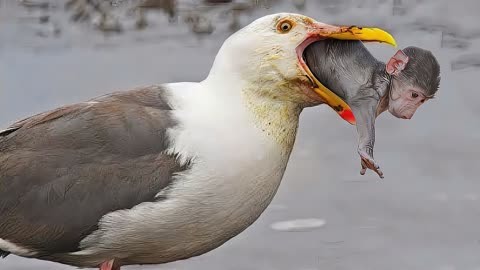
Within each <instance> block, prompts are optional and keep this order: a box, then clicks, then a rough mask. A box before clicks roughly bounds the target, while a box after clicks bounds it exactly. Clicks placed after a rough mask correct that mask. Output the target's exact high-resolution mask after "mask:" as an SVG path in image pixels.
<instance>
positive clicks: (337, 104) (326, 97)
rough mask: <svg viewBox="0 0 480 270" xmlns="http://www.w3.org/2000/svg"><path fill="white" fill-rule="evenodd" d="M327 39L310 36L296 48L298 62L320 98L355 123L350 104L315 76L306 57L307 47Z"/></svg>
mask: <svg viewBox="0 0 480 270" xmlns="http://www.w3.org/2000/svg"><path fill="white" fill-rule="evenodd" d="M322 39H325V38H323V37H320V36H311V37H308V38H307V39H306V40H305V41H303V42H302V43H301V44H300V45H299V46H298V47H297V49H296V52H297V58H298V63H299V64H300V66H301V67H302V69H303V70H304V71H305V73H306V75H307V77H308V78H309V80H310V82H312V90H313V91H314V92H315V93H316V94H317V95H319V96H320V98H321V99H322V100H323V101H324V102H325V103H327V104H328V105H329V106H330V107H331V108H332V109H333V110H335V111H336V112H337V113H338V114H339V115H340V117H342V118H343V119H344V120H345V121H347V122H349V123H350V124H352V125H354V124H355V116H354V115H353V112H352V110H351V109H350V106H348V104H347V103H346V102H345V101H344V100H342V99H341V98H340V97H339V96H338V95H337V94H335V93H334V92H332V91H331V90H330V89H328V88H327V87H326V86H324V85H323V84H322V83H321V82H320V81H319V80H318V79H317V77H315V75H314V74H313V72H312V71H311V69H310V67H309V66H308V65H307V62H306V61H305V58H304V52H305V49H306V48H307V47H308V46H310V45H311V44H313V43H315V42H317V41H319V40H322Z"/></svg>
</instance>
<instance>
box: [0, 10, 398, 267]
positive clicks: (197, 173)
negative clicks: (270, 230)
mask: <svg viewBox="0 0 480 270" xmlns="http://www.w3.org/2000/svg"><path fill="white" fill-rule="evenodd" d="M324 38H336V39H359V40H365V41H383V42H388V43H392V42H394V40H393V38H392V37H391V36H390V35H389V34H388V33H386V32H384V31H382V30H380V29H377V28H356V27H338V26H332V25H327V24H323V23H320V22H316V21H315V20H313V19H311V18H308V17H305V16H302V15H298V14H286V13H281V14H274V15H269V16H266V17H263V18H260V19H258V20H256V21H254V22H253V23H251V24H250V25H248V26H246V27H245V28H243V29H241V30H240V31H238V32H237V33H235V34H233V35H232V36H231V37H230V38H228V39H227V40H226V41H225V43H224V44H223V46H222V48H221V49H220V51H219V52H218V55H217V56H216V58H215V62H214V64H213V67H212V69H211V70H210V73H209V75H208V77H207V78H206V79H205V80H203V81H202V82H199V83H187V82H184V83H171V84H164V85H159V86H151V87H144V88H138V89H133V90H130V91H125V92H116V93H112V94H108V95H105V96H102V97H98V98H95V99H92V100H90V101H87V102H83V103H77V104H74V105H68V106H65V107H61V108H58V109H55V110H52V111H48V112H44V113H40V114H38V115H35V116H32V117H29V118H27V119H25V120H22V121H19V122H17V123H15V124H13V125H12V126H10V127H8V128H7V129H5V130H3V131H1V132H0V255H1V256H7V255H8V254H9V253H13V254H16V255H19V256H23V257H30V258H37V259H41V260H49V261H54V262H60V263H64V264H69V265H73V266H78V267H100V269H102V270H113V269H120V267H121V266H124V265H132V264H160V263H166V262H171V261H175V260H180V259H186V258H189V257H193V256H197V255H200V254H203V253H205V252H208V251H210V250H212V249H215V248H217V247H219V246H220V245H222V244H223V243H225V242H226V241H227V240H229V239H230V238H232V237H234V236H235V235H237V234H239V233H240V232H242V231H243V230H245V229H246V228H247V227H248V226H250V225H251V224H252V223H253V222H254V221H255V220H256V219H257V218H258V217H259V216H260V214H261V213H262V212H263V211H264V210H265V208H266V207H267V206H268V204H269V203H270V201H271V200H272V198H273V197H274V195H275V193H276V191H277V188H278V186H279V184H280V181H281V179H282V176H283V174H284V172H285V168H286V166H287V162H288V159H289V156H290V153H291V151H292V147H293V144H294V141H295V135H296V132H297V126H298V121H299V115H300V113H301V111H302V109H303V108H305V107H308V106H315V105H319V104H322V103H327V104H328V105H330V106H331V107H332V108H334V109H335V110H336V111H337V112H338V113H339V114H340V115H341V116H342V117H344V118H345V119H346V120H348V121H352V119H351V116H352V115H351V111H349V107H348V105H346V104H345V103H344V102H343V101H342V100H340V99H339V98H338V97H337V96H336V95H335V94H333V92H330V91H328V89H325V88H321V87H320V86H319V85H316V84H315V83H314V82H315V81H316V80H315V79H314V78H312V76H313V75H312V73H311V72H310V70H309V68H308V66H307V65H306V64H305V62H304V59H303V50H304V49H305V47H307V46H308V45H309V44H311V43H312V42H314V41H316V40H320V39H324Z"/></svg>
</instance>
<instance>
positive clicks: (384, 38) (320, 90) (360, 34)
mask: <svg viewBox="0 0 480 270" xmlns="http://www.w3.org/2000/svg"><path fill="white" fill-rule="evenodd" d="M327 38H331V39H339V40H359V41H365V42H383V43H387V44H390V45H393V46H396V42H395V39H394V38H393V37H392V35H390V34H389V33H388V32H386V31H384V30H382V29H379V28H370V27H357V26H340V27H337V26H332V25H326V24H318V25H316V26H314V27H313V31H311V32H310V33H309V35H308V37H307V38H306V39H305V40H304V41H303V42H302V43H301V44H300V45H299V46H298V47H297V48H296V53H297V58H298V63H299V65H300V66H301V68H302V69H303V70H304V71H305V74H306V75H307V77H308V78H309V79H310V81H311V82H312V90H313V91H314V92H315V93H316V94H317V95H318V96H319V97H320V98H321V99H322V100H323V101H324V102H325V103H326V104H328V105H329V106H330V107H331V108H332V109H333V110H335V111H336V112H337V113H338V114H339V115H340V117H342V118H343V119H344V120H345V121H347V122H349V123H350V124H352V125H354V124H355V116H354V115H353V112H352V109H351V108H350V106H349V105H348V104H347V103H346V102H345V101H344V100H343V99H341V98H340V97H339V96H338V95H337V94H335V93H334V92H332V91H331V90H330V89H328V88H327V87H325V85H323V84H322V83H321V82H320V81H319V80H318V79H317V78H316V77H315V75H314V74H313V72H312V71H311V70H310V68H309V67H308V65H307V63H306V61H305V58H304V52H305V49H306V48H307V47H308V46H310V45H311V44H312V43H314V42H317V41H320V40H324V39H327Z"/></svg>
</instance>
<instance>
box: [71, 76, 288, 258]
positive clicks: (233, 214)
mask: <svg viewBox="0 0 480 270" xmlns="http://www.w3.org/2000/svg"><path fill="white" fill-rule="evenodd" d="M168 87H169V89H171V91H170V96H171V98H172V106H173V107H174V111H173V112H174V117H175V119H176V120H177V121H178V123H179V125H177V126H176V127H175V128H174V129H172V130H169V133H168V134H169V138H170V140H171V141H170V145H171V148H170V149H169V151H171V152H172V153H177V154H180V158H181V161H182V162H186V161H187V160H190V159H191V160H192V161H193V162H192V164H193V165H192V167H191V168H190V169H189V170H188V171H186V172H184V173H181V174H179V175H177V176H176V179H175V181H174V183H173V184H172V185H171V186H170V187H168V188H167V189H166V190H163V191H162V192H161V193H160V194H158V195H159V196H162V197H166V198H167V199H166V200H161V201H159V202H154V203H143V204H140V205H138V206H136V207H134V208H133V209H130V210H121V211H116V212H113V213H110V214H108V215H106V216H104V217H103V219H102V221H101V224H100V228H101V229H100V230H99V231H97V232H95V233H93V234H92V235H90V236H88V237H87V238H86V239H84V240H83V241H82V246H83V247H84V250H82V251H80V252H77V253H76V255H79V256H81V255H89V256H92V255H93V256H95V254H102V256H105V253H110V252H111V253H112V254H115V257H116V258H119V257H120V258H121V257H122V256H124V258H125V260H128V262H129V263H135V264H136V263H146V262H148V263H163V262H168V261H172V260H177V259H182V258H184V257H189V256H192V255H198V254H201V253H204V252H206V251H209V250H211V249H213V248H215V247H217V246H219V245H221V244H223V243H224V242H225V241H227V240H228V239H230V238H231V237H233V236H235V235H236V234H238V233H239V232H241V231H243V230H244V229H245V228H247V227H248V226H249V225H250V224H252V223H253V222H254V221H255V220H256V219H257V218H258V217H259V215H260V214H261V213H262V212H263V211H264V210H265V208H266V207H267V206H268V204H269V203H270V202H271V200H272V198H273V196H274V194H275V192H276V190H277V188H278V186H279V184H280V181H281V179H282V176H283V173H284V171H285V168H286V165H287V161H288V157H289V154H290V150H291V146H289V147H285V145H281V144H278V143H277V142H276V141H275V140H273V139H272V138H270V137H269V136H267V135H266V134H265V132H262V130H261V129H260V128H258V126H257V125H256V124H255V120H254V119H253V118H252V115H251V113H250V112H249V111H248V109H247V108H246V107H245V105H244V104H243V102H242V98H241V97H239V96H234V94H232V91H224V92H225V94H223V96H219V95H222V91H219V92H214V91H207V90H206V87H204V86H202V84H197V83H195V84H193V83H192V84H189V83H181V84H171V85H169V86H168ZM238 94H240V91H238ZM292 121H297V119H293V120H292ZM104 247H108V250H107V249H105V248H104ZM112 247H117V248H118V249H117V250H114V249H112ZM144 247H145V248H144Z"/></svg>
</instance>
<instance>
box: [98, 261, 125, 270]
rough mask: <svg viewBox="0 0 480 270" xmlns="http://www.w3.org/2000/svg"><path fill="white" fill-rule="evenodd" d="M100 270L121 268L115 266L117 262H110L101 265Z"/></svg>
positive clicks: (118, 269)
mask: <svg viewBox="0 0 480 270" xmlns="http://www.w3.org/2000/svg"><path fill="white" fill-rule="evenodd" d="M99 270H120V266H118V267H117V266H115V260H109V261H106V262H103V263H102V264H100V269H99Z"/></svg>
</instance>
